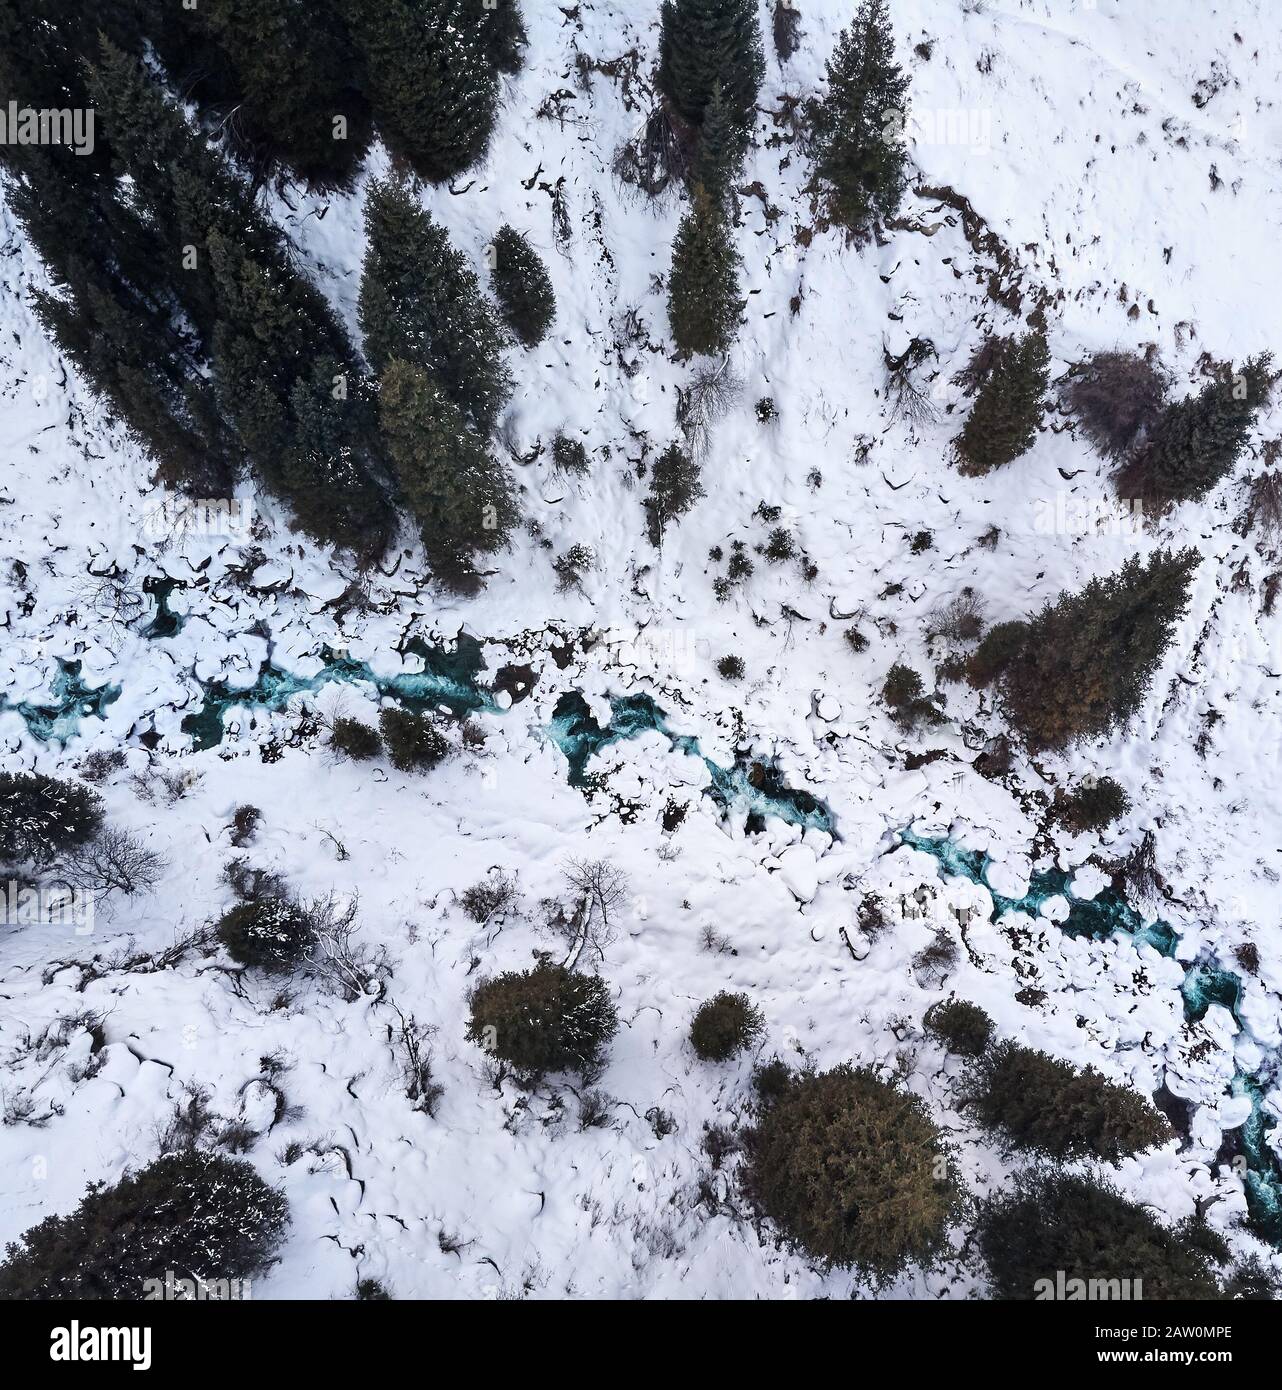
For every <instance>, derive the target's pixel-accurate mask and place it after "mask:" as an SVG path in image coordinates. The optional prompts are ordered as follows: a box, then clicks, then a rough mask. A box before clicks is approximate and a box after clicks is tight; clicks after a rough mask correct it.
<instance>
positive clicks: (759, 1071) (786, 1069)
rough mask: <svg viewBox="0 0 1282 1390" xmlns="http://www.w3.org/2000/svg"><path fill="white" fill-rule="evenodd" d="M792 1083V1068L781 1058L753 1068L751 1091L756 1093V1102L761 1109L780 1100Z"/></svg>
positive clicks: (773, 1058)
mask: <svg viewBox="0 0 1282 1390" xmlns="http://www.w3.org/2000/svg"><path fill="white" fill-rule="evenodd" d="M792 1082H793V1074H792V1068H791V1067H790V1066H789V1065H788V1064H787V1062H785V1061H784V1060H783V1058H782V1057H772V1058H771V1059H770V1060H769V1061H768V1062H762V1063H761V1064H760V1066H757V1067H754V1068H753V1072H752V1089H753V1090H754V1091H755V1092H756V1093H757V1102H758V1104H759V1105H761V1106H762V1108H763V1109H764V1108H765V1107H767V1106H771V1105H775V1104H776V1103H777V1102H779V1101H780V1100H782V1099H783V1097H784V1096H786V1095H787V1094H788V1090H789V1088H790V1087H791V1086H792Z"/></svg>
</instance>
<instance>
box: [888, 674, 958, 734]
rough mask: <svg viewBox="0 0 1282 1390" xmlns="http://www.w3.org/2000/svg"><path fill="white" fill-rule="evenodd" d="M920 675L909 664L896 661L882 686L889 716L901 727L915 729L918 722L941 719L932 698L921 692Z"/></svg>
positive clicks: (934, 721) (927, 722)
mask: <svg viewBox="0 0 1282 1390" xmlns="http://www.w3.org/2000/svg"><path fill="white" fill-rule="evenodd" d="M922 691H923V687H922V683H921V677H920V676H919V675H918V674H917V672H916V671H914V670H913V669H912V667H910V666H904V665H901V664H900V663H899V662H896V663H895V665H893V666H892V667H891V668H890V671H889V672H888V674H887V676H886V683H885V685H884V686H882V690H881V693H882V698H883V699H884V700H885V701H886V704H887V705H888V706H889V707H890V712H891V718H892V719H893V720H894V721H895V723H896V724H898V725H899V726H900V728H903V729H915V728H916V727H917V725H918V724H938V723H940V721H941V719H942V717H943V716H942V715H941V714H940V712H939V708H938V706H937V705H936V704H935V702H934V700H933V699H929V698H927V697H926V696H925V695H924V694H923V693H922Z"/></svg>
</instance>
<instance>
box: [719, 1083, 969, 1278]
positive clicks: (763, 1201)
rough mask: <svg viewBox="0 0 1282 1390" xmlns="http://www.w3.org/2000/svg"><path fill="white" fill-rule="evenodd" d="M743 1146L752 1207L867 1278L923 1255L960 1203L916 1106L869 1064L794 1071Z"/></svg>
mask: <svg viewBox="0 0 1282 1390" xmlns="http://www.w3.org/2000/svg"><path fill="white" fill-rule="evenodd" d="M746 1147H747V1151H748V1164H747V1168H746V1172H745V1182H746V1187H747V1191H748V1194H749V1196H750V1197H751V1199H752V1201H753V1202H754V1204H755V1205H756V1207H757V1209H758V1210H759V1211H760V1212H761V1213H762V1214H763V1215H765V1216H768V1217H770V1218H771V1219H772V1220H773V1221H774V1222H775V1223H776V1225H777V1226H778V1227H779V1229H780V1231H781V1232H782V1234H783V1235H784V1236H785V1237H786V1238H787V1239H789V1240H791V1241H794V1242H795V1243H796V1244H797V1245H799V1246H800V1247H801V1248H802V1249H804V1250H805V1251H807V1252H808V1253H809V1254H810V1255H812V1256H813V1257H814V1258H815V1259H817V1260H819V1261H821V1262H822V1263H824V1264H826V1265H853V1266H855V1267H856V1268H857V1269H859V1270H860V1271H861V1272H862V1273H864V1274H865V1275H867V1276H868V1277H870V1278H871V1279H873V1280H874V1281H878V1282H881V1281H884V1280H887V1279H891V1278H893V1277H894V1276H895V1275H897V1274H898V1273H899V1272H900V1271H901V1270H902V1269H904V1267H905V1266H906V1265H908V1264H910V1263H925V1262H928V1261H930V1260H931V1259H932V1258H933V1257H934V1256H935V1254H936V1253H937V1252H938V1251H939V1249H940V1247H941V1245H942V1243H943V1240H944V1234H945V1229H946V1227H947V1225H948V1222H949V1219H950V1218H951V1217H952V1215H953V1214H954V1212H955V1211H956V1209H957V1206H958V1204H959V1201H960V1196H961V1193H960V1189H959V1187H958V1184H957V1180H956V1176H955V1174H954V1173H953V1171H952V1165H951V1163H950V1162H949V1159H948V1154H947V1151H946V1149H945V1148H944V1146H943V1144H942V1142H941V1139H940V1135H939V1131H938V1130H937V1129H936V1127H935V1125H934V1124H933V1123H932V1121H931V1119H930V1117H929V1115H928V1114H927V1112H926V1108H925V1106H924V1105H923V1104H922V1102H921V1101H920V1100H918V1099H917V1098H916V1097H915V1096H910V1095H908V1094H906V1093H905V1092H903V1091H901V1090H899V1089H898V1088H897V1087H895V1086H892V1085H889V1084H887V1083H886V1082H884V1081H881V1080H879V1079H878V1077H877V1076H876V1074H875V1073H874V1072H873V1071H872V1070H871V1069H869V1068H859V1069H856V1068H853V1067H849V1066H842V1067H837V1068H836V1069H835V1070H833V1071H829V1072H822V1073H819V1074H817V1075H813V1076H804V1077H800V1078H799V1079H798V1080H797V1081H795V1082H794V1083H793V1084H792V1085H790V1086H789V1087H788V1088H787V1089H786V1091H785V1092H784V1094H783V1095H782V1096H781V1097H780V1098H779V1099H778V1101H777V1102H776V1103H775V1104H774V1105H772V1106H771V1107H770V1108H769V1109H768V1110H766V1111H765V1113H764V1114H763V1116H762V1117H761V1121H760V1123H759V1124H758V1126H757V1127H756V1128H755V1129H754V1130H753V1131H751V1133H750V1134H749V1135H748V1136H747V1137H746ZM941 1173H942V1174H944V1175H943V1176H940V1174H941Z"/></svg>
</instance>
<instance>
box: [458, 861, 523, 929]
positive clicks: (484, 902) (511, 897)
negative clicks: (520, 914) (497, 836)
mask: <svg viewBox="0 0 1282 1390" xmlns="http://www.w3.org/2000/svg"><path fill="white" fill-rule="evenodd" d="M515 901H516V879H515V877H514V876H513V875H512V874H508V873H504V872H503V870H502V869H499V870H498V871H497V872H494V871H491V873H490V875H489V877H488V878H483V879H482V880H481V881H480V882H479V883H474V884H473V885H472V886H471V887H470V888H468V889H465V890H464V891H463V893H461V894H460V896H459V906H460V907H462V909H463V911H464V912H466V913H467V915H468V916H469V917H470V918H471V919H472V921H474V922H476V923H478V924H479V925H480V926H484V925H485V924H486V922H488V921H489V920H490V918H491V917H493V916H494V914H495V913H496V912H502V911H503V910H504V909H505V908H508V907H511V906H512V905H513V903H515Z"/></svg>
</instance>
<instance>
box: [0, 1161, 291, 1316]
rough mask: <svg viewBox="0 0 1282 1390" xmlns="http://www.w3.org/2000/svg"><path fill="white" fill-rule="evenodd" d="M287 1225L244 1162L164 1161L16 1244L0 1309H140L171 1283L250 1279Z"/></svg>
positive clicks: (284, 1210) (278, 1203)
mask: <svg viewBox="0 0 1282 1390" xmlns="http://www.w3.org/2000/svg"><path fill="white" fill-rule="evenodd" d="M288 1222H289V1206H288V1203H287V1202H286V1200H285V1198H284V1197H283V1196H282V1195H281V1194H280V1193H279V1192H276V1191H274V1190H273V1189H272V1188H270V1187H268V1186H267V1184H266V1183H265V1182H263V1180H262V1179H261V1178H260V1177H259V1176H258V1174H257V1173H256V1172H255V1171H254V1169H253V1167H252V1166H251V1165H250V1164H248V1163H246V1162H245V1161H244V1159H236V1158H224V1157H223V1156H222V1155H220V1154H211V1153H201V1152H198V1151H196V1150H194V1149H190V1150H185V1151H183V1152H181V1153H171V1154H165V1155H163V1156H162V1157H161V1158H158V1159H156V1160H155V1161H154V1162H153V1163H150V1164H148V1165H147V1167H146V1168H143V1169H142V1170H141V1171H139V1172H137V1173H133V1174H130V1175H128V1176H126V1177H124V1178H122V1179H121V1180H120V1181H119V1182H118V1183H116V1184H115V1186H113V1187H103V1186H102V1185H101V1184H97V1185H95V1186H92V1187H90V1189H89V1191H88V1192H87V1193H86V1194H85V1196H84V1197H83V1198H82V1199H81V1201H80V1204H79V1205H78V1206H77V1207H76V1208H75V1210H74V1211H71V1212H69V1213H68V1214H67V1215H66V1216H48V1217H46V1218H45V1219H44V1220H43V1221H41V1222H40V1224H39V1225H37V1226H33V1227H32V1228H31V1229H30V1230H29V1231H27V1232H25V1234H24V1235H23V1236H22V1237H21V1238H20V1240H18V1241H16V1242H14V1243H13V1244H11V1245H10V1246H9V1247H8V1250H7V1252H6V1253H7V1256H8V1258H7V1259H6V1260H5V1262H4V1264H3V1265H0V1299H54V1298H57V1299H79V1298H84V1299H113V1300H128V1301H137V1300H139V1299H141V1298H143V1297H144V1296H146V1295H148V1293H149V1292H150V1291H149V1288H148V1281H157V1282H158V1283H159V1284H163V1282H164V1280H165V1279H166V1277H168V1278H170V1279H191V1280H197V1281H200V1282H203V1283H214V1282H216V1281H218V1280H232V1279H245V1278H248V1277H249V1276H250V1275H253V1274H257V1273H259V1272H260V1271H261V1270H263V1269H265V1268H267V1266H268V1265H269V1264H270V1263H271V1260H272V1257H273V1255H274V1253H275V1250H276V1247H277V1246H278V1245H279V1244H280V1240H281V1238H282V1236H283V1234H284V1232H285V1228H286V1226H287V1225H288ZM193 1296H194V1295H193Z"/></svg>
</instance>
